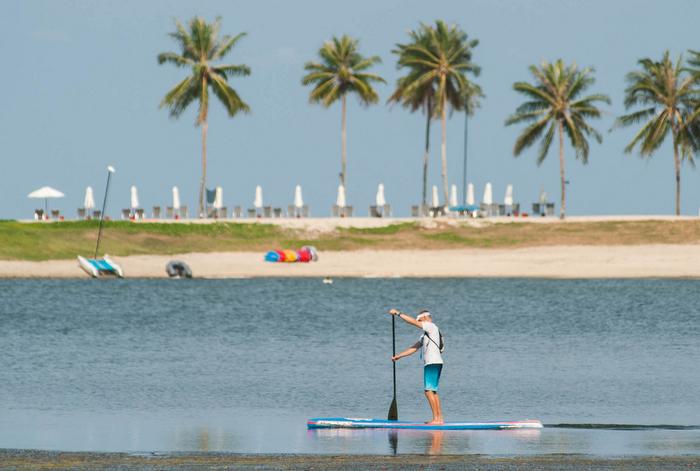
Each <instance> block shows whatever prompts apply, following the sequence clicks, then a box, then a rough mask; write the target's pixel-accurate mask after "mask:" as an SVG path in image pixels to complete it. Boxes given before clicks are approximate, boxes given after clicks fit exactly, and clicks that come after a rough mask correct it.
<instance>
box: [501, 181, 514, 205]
mask: <svg viewBox="0 0 700 471" xmlns="http://www.w3.org/2000/svg"><path fill="white" fill-rule="evenodd" d="M503 204H505V205H506V206H513V185H508V186H507V187H506V196H505V198H503Z"/></svg>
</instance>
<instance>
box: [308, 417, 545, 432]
mask: <svg viewBox="0 0 700 471" xmlns="http://www.w3.org/2000/svg"><path fill="white" fill-rule="evenodd" d="M306 426H307V427H308V428H310V429H316V428H357V429H361V428H391V429H412V430H508V429H524V428H542V422H540V421H539V420H517V421H498V422H445V423H444V424H441V425H428V424H426V423H423V422H410V421H404V420H395V421H394V420H384V419H357V418H348V417H329V418H316V419H309V420H308V421H307V422H306Z"/></svg>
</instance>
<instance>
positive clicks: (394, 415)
mask: <svg viewBox="0 0 700 471" xmlns="http://www.w3.org/2000/svg"><path fill="white" fill-rule="evenodd" d="M395 318H396V316H394V315H392V316H391V351H392V352H393V353H392V355H393V356H396V327H395V326H396V319H395ZM391 363H392V364H393V366H394V399H393V400H392V401H391V406H389V415H388V416H387V420H399V412H398V410H397V408H396V362H395V361H392V362H391Z"/></svg>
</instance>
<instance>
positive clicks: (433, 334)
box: [389, 309, 444, 424]
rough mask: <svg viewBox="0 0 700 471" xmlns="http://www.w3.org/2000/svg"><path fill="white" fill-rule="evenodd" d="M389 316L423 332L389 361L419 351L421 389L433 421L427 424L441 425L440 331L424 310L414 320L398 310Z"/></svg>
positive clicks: (393, 310)
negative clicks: (439, 390)
mask: <svg viewBox="0 0 700 471" xmlns="http://www.w3.org/2000/svg"><path fill="white" fill-rule="evenodd" d="M389 314H391V315H392V316H398V317H399V319H402V320H403V321H404V322H406V323H407V324H410V325H412V326H414V327H417V328H419V329H421V330H422V331H423V335H421V336H420V338H419V339H418V342H416V343H414V344H413V345H411V346H410V347H408V348H407V349H406V350H404V351H403V352H401V353H399V354H398V355H396V356H393V357H391V359H392V361H396V360H398V359H399V358H403V357H407V356H409V355H413V354H414V353H416V352H417V351H418V349H421V356H422V357H423V364H424V365H425V366H424V367H423V389H424V390H425V397H426V398H427V399H428V404H430V410H431V411H432V412H433V420H431V421H430V422H428V424H442V423H444V420H443V418H442V407H441V406H440V396H438V384H439V383H440V373H441V372H442V363H443V362H442V355H441V354H440V349H441V345H440V343H441V342H440V331H439V330H438V327H437V326H436V325H435V324H434V323H433V318H432V316H431V315H430V312H428V311H427V310H425V309H424V310H422V311H421V312H420V314H418V316H416V318H415V319H414V318H413V317H411V316H409V315H408V314H405V313H403V312H401V311H399V310H398V309H391V310H390V311H389Z"/></svg>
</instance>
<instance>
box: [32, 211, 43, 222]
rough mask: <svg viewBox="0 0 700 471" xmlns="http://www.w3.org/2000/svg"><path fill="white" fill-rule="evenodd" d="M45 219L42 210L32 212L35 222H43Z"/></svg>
mask: <svg viewBox="0 0 700 471" xmlns="http://www.w3.org/2000/svg"><path fill="white" fill-rule="evenodd" d="M44 217H45V214H44V210H43V209H35V210H34V219H35V220H36V221H43V220H44Z"/></svg>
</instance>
